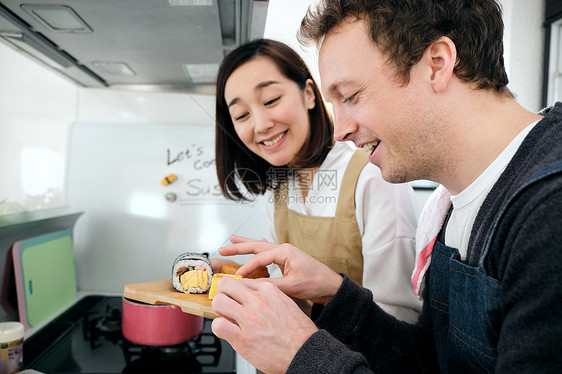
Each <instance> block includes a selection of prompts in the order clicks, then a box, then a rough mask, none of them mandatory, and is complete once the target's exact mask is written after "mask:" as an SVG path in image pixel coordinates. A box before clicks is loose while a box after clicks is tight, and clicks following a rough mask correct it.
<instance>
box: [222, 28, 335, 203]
mask: <svg viewBox="0 0 562 374" xmlns="http://www.w3.org/2000/svg"><path fill="white" fill-rule="evenodd" d="M256 57H269V58H270V60H271V62H272V63H275V64H276V65H277V67H278V68H279V70H280V71H281V73H282V74H283V75H284V76H285V77H287V78H288V79H290V80H292V81H294V82H295V83H296V84H297V85H298V86H299V87H300V88H301V89H302V90H304V89H305V87H306V81H307V80H308V79H311V80H312V82H313V84H312V87H313V90H314V95H315V105H314V108H312V109H309V111H308V115H309V122H310V135H309V138H308V139H307V140H306V142H305V144H304V145H303V147H302V149H301V150H300V151H299V153H298V154H297V155H296V157H295V159H294V160H292V161H291V167H295V168H313V167H316V166H319V165H320V164H321V163H322V162H323V161H324V159H325V158H326V155H327V154H328V152H329V151H330V149H331V146H332V137H333V132H334V130H333V123H332V119H331V116H330V114H329V112H328V111H327V109H326V106H325V104H324V101H323V100H322V95H321V94H320V90H319V89H318V86H317V85H316V82H314V79H313V78H312V75H311V74H310V72H309V70H308V68H307V66H306V64H305V63H304V61H303V60H302V59H301V57H300V56H299V55H298V54H297V53H296V52H295V51H294V50H293V49H291V48H290V47H289V46H287V45H285V44H283V43H281V42H278V41H274V40H269V39H257V40H253V41H251V42H249V43H247V44H244V45H242V46H240V47H238V48H236V49H234V50H233V51H232V52H230V53H229V54H228V55H227V56H226V57H225V58H224V60H223V62H222V64H221V66H220V69H219V72H218V77H217V89H216V115H215V124H216V125H215V133H216V136H215V160H216V168H217V177H218V181H219V185H220V188H221V190H222V193H223V195H224V196H225V197H227V198H229V199H231V200H235V201H244V200H249V197H248V193H249V194H251V195H262V194H263V193H265V191H267V190H268V189H274V188H276V187H277V185H278V184H279V182H281V181H283V180H284V179H286V176H287V175H288V170H287V165H285V166H281V167H276V166H273V165H271V164H270V163H268V162H267V161H265V160H264V159H262V158H261V157H260V156H258V155H256V154H254V153H253V152H252V151H250V150H249V149H248V148H247V147H246V146H245V145H244V143H243V142H242V141H241V140H240V138H239V137H238V134H237V133H236V131H235V130H234V124H233V123H232V119H231V117H230V112H229V111H228V106H227V104H226V101H225V98H224V88H225V86H226V81H227V80H228V78H229V77H230V75H231V74H232V73H233V72H234V70H236V69H237V68H238V67H240V66H241V65H243V64H244V63H246V62H248V61H250V60H252V59H254V58H256ZM240 183H241V184H242V185H241V184H240ZM242 186H243V187H244V188H245V191H244V190H241V187H242Z"/></svg>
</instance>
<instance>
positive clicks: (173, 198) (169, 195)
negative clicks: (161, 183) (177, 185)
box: [166, 192, 177, 202]
mask: <svg viewBox="0 0 562 374" xmlns="http://www.w3.org/2000/svg"><path fill="white" fill-rule="evenodd" d="M176 199H177V196H176V194H175V193H173V192H169V193H167V194H166V200H168V201H169V202H174V201H176Z"/></svg>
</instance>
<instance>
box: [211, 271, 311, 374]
mask: <svg viewBox="0 0 562 374" xmlns="http://www.w3.org/2000/svg"><path fill="white" fill-rule="evenodd" d="M213 310H214V311H215V313H216V315H217V318H216V319H215V320H214V321H213V324H212V330H213V333H214V334H215V335H216V336H218V337H219V338H222V339H225V340H227V341H228V342H229V343H230V344H231V345H232V347H233V348H234V349H235V350H236V352H238V353H239V354H240V355H241V356H242V357H244V358H245V359H246V360H247V361H248V362H250V363H251V364H252V365H254V366H255V367H256V368H258V369H259V370H261V371H263V372H266V373H284V372H286V370H287V368H288V367H289V365H290V363H291V361H292V360H293V357H294V356H295V354H296V353H297V351H298V350H299V348H300V347H301V346H302V345H303V344H304V342H306V340H307V339H308V338H309V337H310V336H311V335H312V334H314V333H315V332H316V331H317V330H318V329H317V328H316V326H315V325H314V323H313V322H312V321H311V320H310V319H309V318H308V317H307V316H306V315H305V314H304V313H303V312H302V311H301V310H300V309H299V307H298V306H297V305H296V304H295V303H294V301H293V300H291V298H289V297H288V296H286V295H285V294H284V293H283V292H281V291H280V290H279V289H278V288H277V287H276V286H275V285H273V284H271V283H269V282H267V281H263V279H241V280H235V279H232V278H229V277H226V278H223V279H221V281H220V282H219V285H218V293H217V295H216V296H215V297H214V299H213Z"/></svg>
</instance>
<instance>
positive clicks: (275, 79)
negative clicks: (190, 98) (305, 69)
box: [224, 57, 315, 166]
mask: <svg viewBox="0 0 562 374" xmlns="http://www.w3.org/2000/svg"><path fill="white" fill-rule="evenodd" d="M224 99H225V101H226V104H227V106H228V110H229V112H230V117H231V118H232V123H233V124H234V129H235V131H236V133H237V134H238V136H239V137H240V140H242V142H243V143H244V144H245V145H246V146H247V147H248V148H249V149H250V150H251V151H252V152H254V153H255V154H256V155H258V156H260V157H261V158H263V159H264V160H266V161H267V162H269V163H270V164H272V165H274V166H282V165H286V164H290V163H291V161H292V160H293V159H294V158H295V156H296V155H297V154H298V153H299V151H300V150H301V148H302V147H303V145H304V144H305V142H306V141H307V140H308V137H309V135H310V122H309V117H308V110H309V109H312V108H314V99H315V97H314V91H313V89H312V80H308V81H307V84H306V87H305V89H304V90H301V89H300V88H299V86H298V85H297V84H296V83H295V82H293V81H292V80H290V79H289V78H287V77H285V76H284V75H283V74H282V73H281V71H279V68H278V67H277V65H276V64H275V63H274V62H273V61H272V60H271V59H270V58H268V57H256V58H254V59H252V60H250V61H248V62H246V63H244V64H243V65H240V66H239V67H238V68H237V69H236V70H234V72H233V73H232V74H231V75H230V77H229V78H228V80H227V81H226V85H225V89H224Z"/></svg>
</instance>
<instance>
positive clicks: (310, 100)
mask: <svg viewBox="0 0 562 374" xmlns="http://www.w3.org/2000/svg"><path fill="white" fill-rule="evenodd" d="M304 100H305V104H306V107H307V109H313V108H314V107H315V106H316V95H315V94H314V89H313V81H312V79H307V80H306V86H305V87H304Z"/></svg>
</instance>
